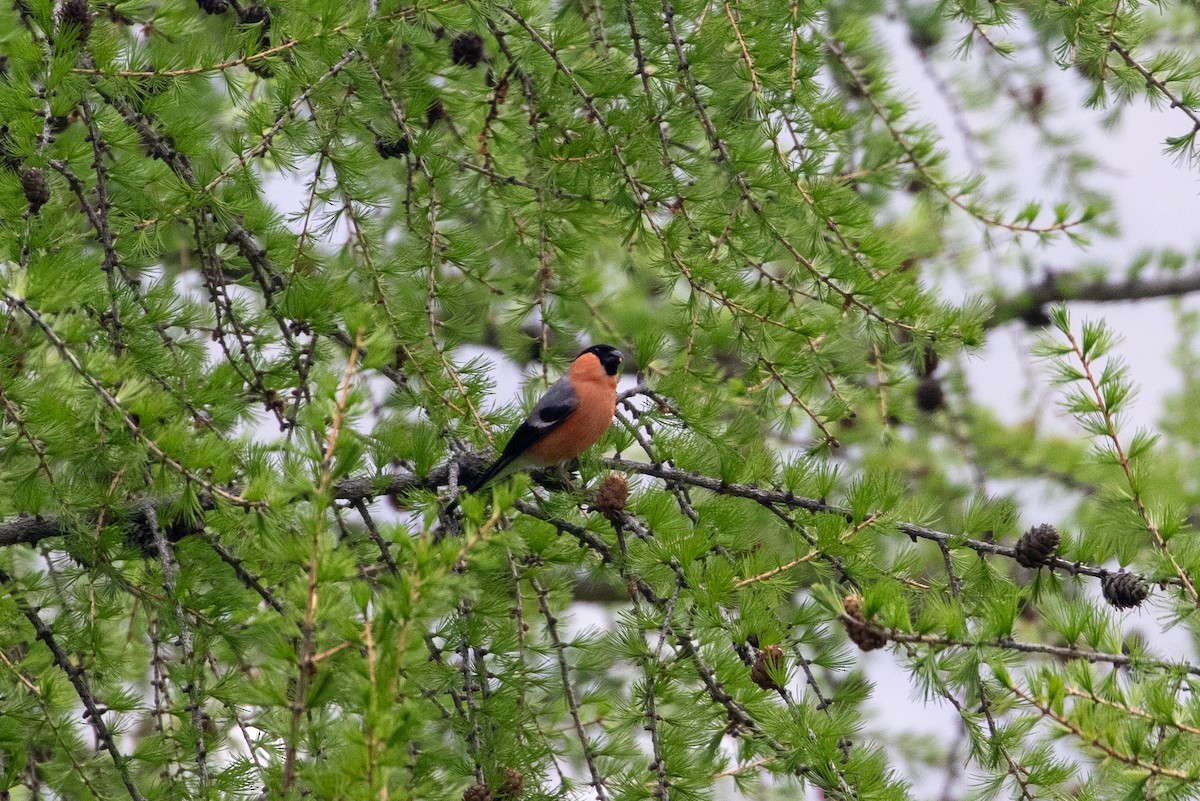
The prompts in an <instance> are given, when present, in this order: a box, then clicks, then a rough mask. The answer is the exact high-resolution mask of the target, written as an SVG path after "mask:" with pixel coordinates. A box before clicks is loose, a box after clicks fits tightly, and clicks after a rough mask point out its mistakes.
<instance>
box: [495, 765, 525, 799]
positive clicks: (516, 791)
mask: <svg viewBox="0 0 1200 801" xmlns="http://www.w3.org/2000/svg"><path fill="white" fill-rule="evenodd" d="M524 791H525V777H524V776H522V775H521V771H519V770H517V769H516V768H505V769H504V784H502V785H500V789H499V790H497V791H496V797H497V798H502V799H504V800H505V801H516V799H518V798H520V797H521V793H523V792H524Z"/></svg>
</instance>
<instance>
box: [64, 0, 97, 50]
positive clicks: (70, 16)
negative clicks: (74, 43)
mask: <svg viewBox="0 0 1200 801" xmlns="http://www.w3.org/2000/svg"><path fill="white" fill-rule="evenodd" d="M60 20H61V24H62V26H63V27H64V28H65V27H67V26H72V27H74V28H77V29H78V30H79V44H80V46H83V45H85V44H87V40H88V37H89V36H91V34H92V6H91V4H90V3H88V0H67V2H65V3H63V7H62V17H61V18H60Z"/></svg>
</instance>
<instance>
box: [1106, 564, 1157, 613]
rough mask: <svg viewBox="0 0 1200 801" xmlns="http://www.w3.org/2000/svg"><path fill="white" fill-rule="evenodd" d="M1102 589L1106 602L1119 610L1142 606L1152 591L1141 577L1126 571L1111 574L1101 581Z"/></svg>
mask: <svg viewBox="0 0 1200 801" xmlns="http://www.w3.org/2000/svg"><path fill="white" fill-rule="evenodd" d="M1100 589H1101V590H1103V592H1104V600H1106V601H1108V602H1109V603H1110V604H1112V605H1113V606H1115V607H1116V608H1118V609H1133V608H1135V607H1138V606H1141V605H1142V601H1144V600H1146V597H1147V596H1149V595H1150V590H1149V589H1147V587H1146V582H1144V581H1142V577H1141V576H1139V575H1137V574H1136V573H1128V572H1126V571H1124V570H1120V571H1118V572H1116V573H1109V574H1107V575H1106V576H1105V577H1104V578H1102V579H1100Z"/></svg>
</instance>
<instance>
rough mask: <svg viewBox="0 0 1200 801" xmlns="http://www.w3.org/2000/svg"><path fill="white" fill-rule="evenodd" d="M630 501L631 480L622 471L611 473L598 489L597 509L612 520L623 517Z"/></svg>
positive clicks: (615, 520)
mask: <svg viewBox="0 0 1200 801" xmlns="http://www.w3.org/2000/svg"><path fill="white" fill-rule="evenodd" d="M628 502H629V481H628V480H627V479H626V478H625V476H623V475H621V474H620V473H610V474H609V476H608V477H607V478H605V479H604V480H603V481H601V482H600V486H599V488H598V489H597V490H596V511H598V512H599V513H600V514H602V515H604V516H605V517H607V518H608V519H609V520H610V521H612V522H614V523H615V522H617V521H618V520H620V519H621V515H622V514H624V512H625V504H626V503H628Z"/></svg>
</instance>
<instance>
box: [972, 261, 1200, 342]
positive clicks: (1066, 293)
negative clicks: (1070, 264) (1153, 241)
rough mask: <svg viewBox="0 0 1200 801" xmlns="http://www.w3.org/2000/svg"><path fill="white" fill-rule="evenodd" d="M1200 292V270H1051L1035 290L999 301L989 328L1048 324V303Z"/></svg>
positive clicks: (1145, 298)
mask: <svg viewBox="0 0 1200 801" xmlns="http://www.w3.org/2000/svg"><path fill="white" fill-rule="evenodd" d="M1192 292H1200V273H1186V274H1178V275H1165V276H1159V277H1156V278H1131V279H1129V280H1126V281H1095V280H1091V279H1089V278H1087V277H1085V276H1083V275H1081V274H1080V273H1078V272H1062V273H1050V274H1048V275H1047V276H1046V278H1045V280H1043V281H1042V282H1041V283H1039V284H1037V285H1035V286H1034V287H1032V288H1031V289H1027V290H1025V291H1023V292H1020V293H1017V294H1015V295H1011V296H1009V297H1002V298H999V299H997V300H996V301H995V311H994V312H993V313H992V317H991V319H989V320H988V321H987V326H988V327H989V328H994V327H996V326H1000V325H1003V324H1004V323H1007V322H1010V321H1012V320H1025V321H1026V322H1029V323H1031V324H1036V323H1042V324H1044V321H1045V317H1046V311H1045V308H1046V306H1049V305H1051V304H1054V303H1063V302H1067V301H1076V302H1078V301H1087V302H1091V303H1122V302H1129V301H1134V300H1150V299H1153V298H1173V297H1177V296H1179V295H1187V294H1190V293H1192Z"/></svg>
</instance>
